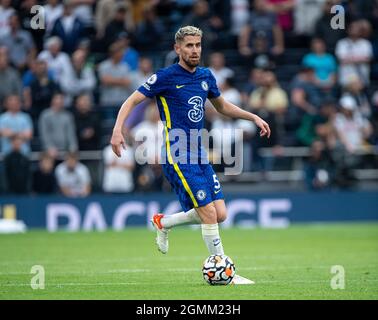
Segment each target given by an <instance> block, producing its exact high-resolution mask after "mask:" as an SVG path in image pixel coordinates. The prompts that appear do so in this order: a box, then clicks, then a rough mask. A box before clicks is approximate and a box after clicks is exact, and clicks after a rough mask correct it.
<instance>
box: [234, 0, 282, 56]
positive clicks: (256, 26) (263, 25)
mask: <svg viewBox="0 0 378 320" xmlns="http://www.w3.org/2000/svg"><path fill="white" fill-rule="evenodd" d="M259 37H264V38H266V39H267V41H268V46H267V47H268V52H269V53H271V54H273V55H275V56H279V55H281V54H282V53H283V52H284V49H285V47H284V36H283V32H282V29H281V27H280V25H279V24H278V23H277V16H276V15H275V14H274V13H271V12H269V11H268V7H267V5H266V2H265V0H255V2H254V10H253V11H252V13H251V19H250V22H249V23H248V24H247V25H246V26H245V27H244V28H243V30H242V32H241V33H240V37H239V52H240V54H241V55H242V56H244V57H249V56H251V55H252V54H253V48H254V43H255V41H256V39H257V38H259Z"/></svg>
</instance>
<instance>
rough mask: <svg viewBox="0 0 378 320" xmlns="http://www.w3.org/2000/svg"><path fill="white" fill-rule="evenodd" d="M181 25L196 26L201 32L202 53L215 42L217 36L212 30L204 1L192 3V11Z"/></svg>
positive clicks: (209, 14)
mask: <svg viewBox="0 0 378 320" xmlns="http://www.w3.org/2000/svg"><path fill="white" fill-rule="evenodd" d="M182 25H184V26H185V25H190V26H196V27H198V28H200V29H201V30H202V31H203V36H202V43H203V44H204V46H203V48H202V51H203V52H204V50H208V49H211V48H212V47H213V43H214V41H216V40H217V34H216V33H215V32H214V31H213V28H212V23H211V13H210V8H209V3H208V2H207V1H205V0H197V1H195V2H194V4H193V7H192V11H191V12H190V13H189V14H188V15H187V17H186V18H185V19H184V21H183V22H182Z"/></svg>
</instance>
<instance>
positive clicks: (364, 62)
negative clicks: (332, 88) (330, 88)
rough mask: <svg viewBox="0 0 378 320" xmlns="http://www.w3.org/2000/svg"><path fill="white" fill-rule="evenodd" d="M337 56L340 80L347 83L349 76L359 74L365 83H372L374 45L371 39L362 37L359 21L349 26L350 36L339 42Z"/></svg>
mask: <svg viewBox="0 0 378 320" xmlns="http://www.w3.org/2000/svg"><path fill="white" fill-rule="evenodd" d="M335 52H336V56H337V58H338V59H339V62H340V68H339V82H340V84H341V85H345V83H346V82H348V80H349V78H351V77H355V76H358V77H359V78H360V79H361V81H362V82H363V84H364V85H369V83H370V62H371V60H372V58H373V47H372V45H371V43H370V41H369V40H366V39H363V38H362V37H361V28H360V23H359V21H354V22H352V23H351V24H349V26H348V36H347V37H346V38H344V39H341V40H339V41H338V42H337V45H336V50H335Z"/></svg>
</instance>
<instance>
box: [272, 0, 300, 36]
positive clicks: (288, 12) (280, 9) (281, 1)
mask: <svg viewBox="0 0 378 320" xmlns="http://www.w3.org/2000/svg"><path fill="white" fill-rule="evenodd" d="M295 4H296V1H295V0H267V8H268V11H270V12H273V13H275V14H276V15H277V19H278V24H279V25H280V27H281V28H282V30H283V31H284V32H287V31H291V30H292V29H293V9H294V8H295Z"/></svg>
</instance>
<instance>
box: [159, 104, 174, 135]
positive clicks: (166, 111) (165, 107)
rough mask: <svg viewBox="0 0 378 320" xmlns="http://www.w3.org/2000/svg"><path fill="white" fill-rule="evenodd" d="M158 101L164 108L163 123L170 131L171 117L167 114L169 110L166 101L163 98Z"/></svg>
mask: <svg viewBox="0 0 378 320" xmlns="http://www.w3.org/2000/svg"><path fill="white" fill-rule="evenodd" d="M160 100H161V103H162V104H163V107H164V114H165V121H166V123H167V127H168V129H171V128H172V125H171V115H170V114H169V108H168V104H167V101H166V100H165V98H164V97H160Z"/></svg>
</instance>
